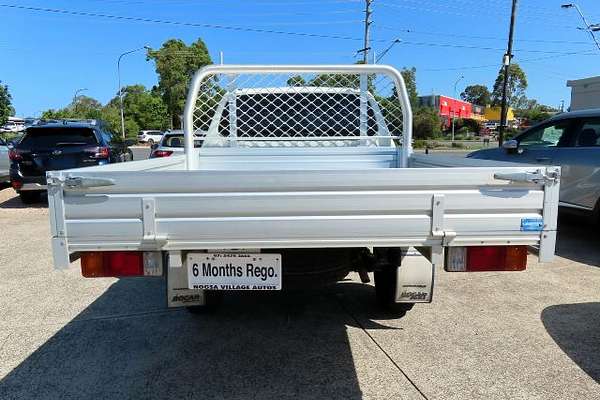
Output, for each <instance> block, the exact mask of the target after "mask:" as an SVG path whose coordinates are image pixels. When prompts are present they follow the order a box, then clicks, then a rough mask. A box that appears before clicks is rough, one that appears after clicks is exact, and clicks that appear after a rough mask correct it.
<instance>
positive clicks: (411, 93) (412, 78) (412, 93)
mask: <svg viewBox="0 0 600 400" xmlns="http://www.w3.org/2000/svg"><path fill="white" fill-rule="evenodd" d="M400 73H401V74H402V77H403V78H404V84H405V85H406V91H407V92H408V99H409V100H410V106H411V108H412V109H413V111H415V110H417V108H418V106H419V95H418V93H417V69H416V68H415V67H412V68H402V71H400Z"/></svg>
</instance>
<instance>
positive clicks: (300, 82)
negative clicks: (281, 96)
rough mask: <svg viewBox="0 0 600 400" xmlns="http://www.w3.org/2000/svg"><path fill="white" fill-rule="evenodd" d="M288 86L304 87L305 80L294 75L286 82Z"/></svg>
mask: <svg viewBox="0 0 600 400" xmlns="http://www.w3.org/2000/svg"><path fill="white" fill-rule="evenodd" d="M287 84H288V86H305V85H306V80H305V79H304V78H303V77H302V76H300V75H294V76H292V77H291V78H290V79H288V80H287Z"/></svg>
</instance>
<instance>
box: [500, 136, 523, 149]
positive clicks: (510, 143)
mask: <svg viewBox="0 0 600 400" xmlns="http://www.w3.org/2000/svg"><path fill="white" fill-rule="evenodd" d="M502 148H503V149H505V150H516V149H518V148H519V142H517V141H516V140H514V139H511V140H507V141H506V142H504V143H502Z"/></svg>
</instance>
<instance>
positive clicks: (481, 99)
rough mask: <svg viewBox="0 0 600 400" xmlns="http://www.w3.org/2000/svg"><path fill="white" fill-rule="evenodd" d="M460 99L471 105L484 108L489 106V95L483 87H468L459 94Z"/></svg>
mask: <svg viewBox="0 0 600 400" xmlns="http://www.w3.org/2000/svg"><path fill="white" fill-rule="evenodd" d="M460 98H461V99H463V100H464V101H468V102H469V103H472V104H478V105H480V106H486V105H488V104H490V100H491V93H490V91H489V90H488V88H487V86H485V85H470V86H467V87H466V88H465V90H464V92H462V93H461V94H460Z"/></svg>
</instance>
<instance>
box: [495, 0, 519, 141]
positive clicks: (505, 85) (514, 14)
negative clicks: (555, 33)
mask: <svg viewBox="0 0 600 400" xmlns="http://www.w3.org/2000/svg"><path fill="white" fill-rule="evenodd" d="M516 18H517V0H512V11H511V14H510V30H509V33H508V49H507V51H506V54H505V55H504V60H503V64H504V82H503V83H502V108H501V109H500V127H499V128H498V129H499V131H500V132H499V135H498V145H499V146H500V147H502V143H504V130H505V129H506V114H507V113H508V109H507V104H506V97H507V92H508V73H509V71H510V61H511V59H512V56H513V55H512V46H513V36H514V33H515V19H516Z"/></svg>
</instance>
